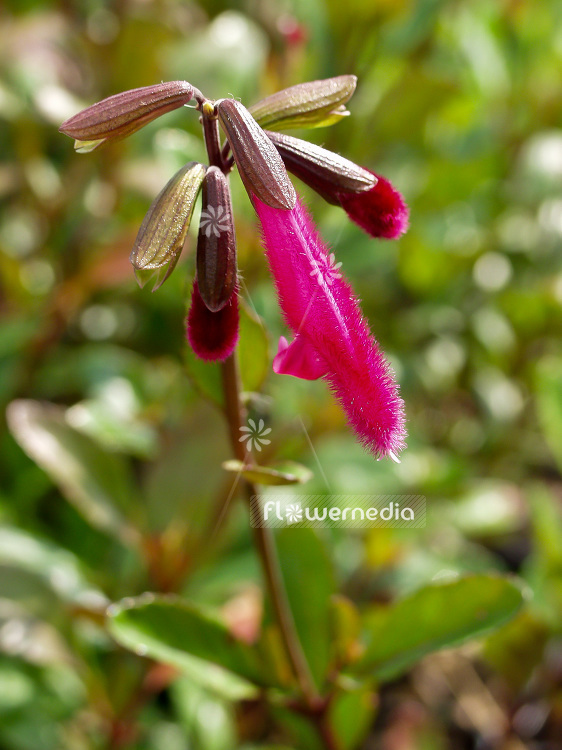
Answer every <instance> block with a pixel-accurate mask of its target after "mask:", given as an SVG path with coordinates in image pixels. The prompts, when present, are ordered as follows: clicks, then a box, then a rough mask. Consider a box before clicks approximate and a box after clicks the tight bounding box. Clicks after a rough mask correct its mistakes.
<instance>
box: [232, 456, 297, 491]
mask: <svg viewBox="0 0 562 750" xmlns="http://www.w3.org/2000/svg"><path fill="white" fill-rule="evenodd" d="M282 466H283V471H281V470H280V469H276V468H274V467H270V466H253V465H252V466H246V465H245V464H244V463H243V462H242V461H238V460H236V459H232V460H229V461H224V462H223V465H222V468H223V469H226V471H232V472H233V473H235V474H241V475H242V476H243V477H244V478H245V479H247V480H248V481H249V482H254V483H255V484H266V485H275V486H280V485H288V484H303V483H304V482H307V481H308V480H309V479H310V477H311V476H312V472H311V471H310V469H307V467H306V466H301V464H298V463H296V462H292V461H285V462H284V463H283V464H282Z"/></svg>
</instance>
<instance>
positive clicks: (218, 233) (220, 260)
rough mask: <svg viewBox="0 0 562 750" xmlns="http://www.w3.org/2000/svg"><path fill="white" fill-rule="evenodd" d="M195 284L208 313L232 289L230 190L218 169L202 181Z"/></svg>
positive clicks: (233, 256)
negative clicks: (201, 206)
mask: <svg viewBox="0 0 562 750" xmlns="http://www.w3.org/2000/svg"><path fill="white" fill-rule="evenodd" d="M197 282H198V286H199V292H200V294H201V297H202V299H203V302H204V303H205V305H206V306H207V307H208V308H209V310H211V311H212V312H218V310H221V309H222V308H223V307H224V306H225V305H226V303H227V302H228V300H229V299H230V297H231V295H232V293H233V291H234V287H235V286H236V237H235V234H234V221H233V218H232V202H231V200H230V188H229V186H228V182H227V179H226V177H225V176H224V174H223V173H222V172H221V170H220V169H219V168H218V167H209V169H208V170H207V174H206V175H205V179H204V181H203V208H202V211H201V220H200V223H199V236H198V238H197Z"/></svg>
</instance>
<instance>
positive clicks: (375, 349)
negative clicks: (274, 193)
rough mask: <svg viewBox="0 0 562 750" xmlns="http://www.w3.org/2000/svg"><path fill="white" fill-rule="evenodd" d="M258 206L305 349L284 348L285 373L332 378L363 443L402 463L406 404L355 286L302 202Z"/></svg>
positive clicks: (287, 308)
mask: <svg viewBox="0 0 562 750" xmlns="http://www.w3.org/2000/svg"><path fill="white" fill-rule="evenodd" d="M253 201H254V206H255V209H256V211H257V214H258V216H259V218H260V221H261V224H262V233H263V242H264V245H265V248H266V252H267V258H268V261H269V264H270V267H271V271H272V273H273V277H274V279H275V285H276V287H277V292H278V295H279V299H280V303H281V308H282V310H283V313H284V316H285V319H286V321H287V323H288V325H289V326H290V327H291V329H292V330H293V333H294V334H295V337H297V338H296V339H295V340H296V341H298V344H297V351H294V352H291V353H289V349H290V348H291V346H294V345H295V342H293V344H291V346H290V347H287V345H286V341H285V342H282V344H281V347H280V351H279V354H278V355H277V357H276V363H277V371H278V372H290V373H291V374H295V375H297V376H300V377H303V375H304V377H308V378H309V379H310V378H311V377H319V376H321V375H322V372H324V375H323V377H325V379H326V380H327V381H328V382H329V384H330V387H331V388H332V391H333V392H334V394H335V396H336V397H337V399H338V400H339V402H340V403H341V405H342V407H343V409H344V411H345V413H346V415H347V418H348V420H349V422H350V424H351V425H352V427H353V429H354V430H355V432H356V433H357V435H358V436H359V438H360V440H361V442H362V443H363V444H364V445H365V446H366V447H367V448H369V449H370V450H371V451H372V452H373V453H374V454H375V455H376V456H385V455H391V456H393V455H396V454H397V453H398V452H399V451H401V450H402V449H403V448H404V438H405V429H404V412H403V402H402V399H401V398H400V397H399V395H398V388H397V386H396V384H395V382H394V380H393V378H392V375H391V372H390V369H389V366H388V363H387V362H386V360H385V358H384V355H383V354H382V352H381V350H380V348H379V346H378V344H377V342H376V341H375V339H374V338H373V336H372V334H371V332H370V330H369V326H368V324H367V322H366V320H365V318H364V317H363V315H362V313H361V310H360V308H359V304H358V302H357V300H356V298H355V297H354V295H353V291H352V289H351V287H350V285H349V284H348V283H347V281H345V280H344V279H343V278H342V276H341V274H340V273H339V272H338V271H336V270H335V267H334V266H333V264H332V261H333V258H332V257H331V256H330V253H329V252H328V250H327V248H326V247H325V245H324V244H323V242H322V240H321V238H320V237H319V235H318V234H317V232H316V230H315V228H314V225H313V223H312V221H311V219H310V217H309V215H308V214H307V212H306V210H305V209H304V207H303V205H302V203H301V202H300V200H297V204H296V206H295V208H294V209H292V210H289V211H286V210H280V209H275V208H271V207H270V206H267V205H265V204H264V203H262V202H261V201H260V200H259V199H258V198H256V197H255V196H254V197H253ZM289 358H290V359H289ZM287 362H288V365H287ZM284 365H286V366H284Z"/></svg>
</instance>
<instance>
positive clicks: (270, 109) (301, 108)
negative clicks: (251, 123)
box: [250, 75, 357, 130]
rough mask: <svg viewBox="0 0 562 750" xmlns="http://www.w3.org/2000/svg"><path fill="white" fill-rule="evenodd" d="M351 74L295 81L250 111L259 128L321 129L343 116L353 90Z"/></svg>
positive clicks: (354, 82)
mask: <svg viewBox="0 0 562 750" xmlns="http://www.w3.org/2000/svg"><path fill="white" fill-rule="evenodd" d="M356 85H357V77H356V76H352V75H345V76H336V77H335V78H325V79H322V80H320V81H308V82H307V83H299V84H297V85H296V86H291V87H290V88H288V89H283V90H282V91H277V92H276V93H275V94H272V95H271V96H268V97H266V98H265V99H262V100H261V101H259V102H257V104H254V105H253V106H252V107H250V112H251V114H252V116H253V117H254V118H255V119H256V121H257V122H258V123H259V124H260V125H261V126H262V128H269V129H270V130H272V129H273V130H288V129H289V128H321V127H325V126H326V125H332V124H333V123H335V122H339V121H340V120H341V119H342V118H343V117H347V116H348V115H349V112H348V111H347V110H346V108H345V102H347V101H348V100H349V99H350V98H351V97H352V95H353V92H354V91H355V86H356Z"/></svg>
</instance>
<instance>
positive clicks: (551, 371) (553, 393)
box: [536, 357, 562, 468]
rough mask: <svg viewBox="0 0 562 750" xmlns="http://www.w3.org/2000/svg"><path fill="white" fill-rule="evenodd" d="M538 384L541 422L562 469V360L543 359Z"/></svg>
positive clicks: (553, 358) (547, 440)
mask: <svg viewBox="0 0 562 750" xmlns="http://www.w3.org/2000/svg"><path fill="white" fill-rule="evenodd" d="M536 384H537V410H538V414H539V421H540V424H541V427H542V430H543V432H544V436H545V438H546V442H547V443H548V446H549V448H550V450H551V451H552V454H553V455H554V458H555V459H556V462H557V464H558V467H559V468H562V358H555V357H548V358H545V359H542V360H541V361H540V366H539V368H538V371H537V377H536Z"/></svg>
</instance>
